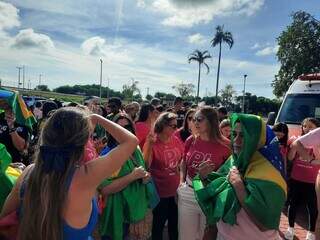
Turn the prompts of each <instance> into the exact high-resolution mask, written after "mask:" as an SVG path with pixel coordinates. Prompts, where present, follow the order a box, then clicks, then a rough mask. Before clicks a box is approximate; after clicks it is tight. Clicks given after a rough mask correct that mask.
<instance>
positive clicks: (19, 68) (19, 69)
mask: <svg viewBox="0 0 320 240" xmlns="http://www.w3.org/2000/svg"><path fill="white" fill-rule="evenodd" d="M16 68H17V69H18V89H19V87H20V84H21V82H20V71H21V69H22V67H16Z"/></svg>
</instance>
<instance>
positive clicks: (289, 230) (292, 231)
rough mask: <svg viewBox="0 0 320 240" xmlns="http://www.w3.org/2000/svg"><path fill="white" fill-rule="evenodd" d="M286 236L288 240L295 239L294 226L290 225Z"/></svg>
mask: <svg viewBox="0 0 320 240" xmlns="http://www.w3.org/2000/svg"><path fill="white" fill-rule="evenodd" d="M284 238H285V239H287V240H293V238H294V228H292V227H288V230H287V231H286V233H285V234H284Z"/></svg>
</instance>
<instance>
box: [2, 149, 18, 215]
mask: <svg viewBox="0 0 320 240" xmlns="http://www.w3.org/2000/svg"><path fill="white" fill-rule="evenodd" d="M11 162H12V159H11V155H10V154H9V153H8V152H7V149H6V147H5V146H4V145H3V144H1V143H0V186H1V188H0V211H1V209H2V206H3V204H4V202H5V201H6V198H7V196H8V195H9V193H10V192H11V189H12V188H13V186H14V184H15V182H16V180H17V178H18V177H19V175H20V172H18V171H17V170H15V169H14V168H12V167H10V166H9V165H10V163H11Z"/></svg>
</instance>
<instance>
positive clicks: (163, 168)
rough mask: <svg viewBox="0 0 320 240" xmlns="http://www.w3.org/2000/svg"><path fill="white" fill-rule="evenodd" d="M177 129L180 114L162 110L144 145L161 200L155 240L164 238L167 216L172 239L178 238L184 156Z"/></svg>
mask: <svg viewBox="0 0 320 240" xmlns="http://www.w3.org/2000/svg"><path fill="white" fill-rule="evenodd" d="M176 129H177V115H176V114H174V113H168V112H166V113H162V114H161V115H160V116H159V118H158V119H157V120H156V122H155V126H154V134H153V133H151V134H149V136H148V137H147V140H146V143H145V145H144V149H143V154H144V157H145V160H146V162H147V163H148V165H149V167H150V172H151V176H152V177H153V179H154V181H155V184H156V188H157V191H158V194H159V196H160V203H159V204H158V205H157V207H156V208H155V209H154V210H153V224H152V239H153V240H158V239H159V240H162V234H163V228H164V225H165V222H166V221H167V220H168V232H169V239H170V240H177V239H178V208H177V204H176V202H175V196H176V191H177V188H178V186H179V183H180V173H179V165H180V162H181V159H182V156H183V146H182V144H181V142H180V141H179V140H178V138H177V137H176V136H174V132H175V130H176Z"/></svg>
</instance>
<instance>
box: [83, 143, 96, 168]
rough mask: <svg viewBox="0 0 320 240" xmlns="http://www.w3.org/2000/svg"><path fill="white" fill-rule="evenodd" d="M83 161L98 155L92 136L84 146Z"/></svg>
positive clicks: (85, 161)
mask: <svg viewBox="0 0 320 240" xmlns="http://www.w3.org/2000/svg"><path fill="white" fill-rule="evenodd" d="M83 155H84V157H83V162H84V163H87V162H89V161H91V160H93V159H95V158H97V157H98V153H97V151H96V149H95V147H94V143H93V140H92V139H91V138H90V139H89V141H88V142H87V144H86V145H85V148H84V154H83Z"/></svg>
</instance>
